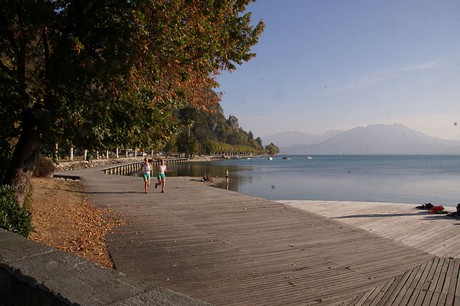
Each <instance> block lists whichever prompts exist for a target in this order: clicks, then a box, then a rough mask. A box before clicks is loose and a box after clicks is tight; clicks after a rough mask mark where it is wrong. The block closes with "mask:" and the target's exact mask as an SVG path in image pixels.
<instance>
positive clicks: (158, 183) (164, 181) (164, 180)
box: [155, 177, 166, 193]
mask: <svg viewBox="0 0 460 306" xmlns="http://www.w3.org/2000/svg"><path fill="white" fill-rule="evenodd" d="M165 185H166V179H165V178H164V177H163V178H161V179H159V180H158V182H157V183H155V189H156V188H157V187H158V186H161V192H162V193H164V192H165Z"/></svg>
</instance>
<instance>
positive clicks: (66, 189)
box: [29, 178, 125, 268]
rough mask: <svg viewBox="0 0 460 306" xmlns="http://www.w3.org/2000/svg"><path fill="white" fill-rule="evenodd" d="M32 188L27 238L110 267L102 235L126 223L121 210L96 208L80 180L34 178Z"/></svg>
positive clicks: (111, 264) (109, 259) (110, 263)
mask: <svg viewBox="0 0 460 306" xmlns="http://www.w3.org/2000/svg"><path fill="white" fill-rule="evenodd" d="M32 190H33V192H32V201H31V203H30V211H31V213H32V223H33V226H34V230H33V232H32V233H31V234H30V236H29V239H31V240H34V241H36V242H39V243H42V244H45V245H48V246H51V247H53V248H56V249H58V250H62V251H65V252H67V253H71V254H74V255H77V256H80V257H83V258H85V259H87V260H89V261H92V262H94V263H97V264H99V265H102V266H105V267H108V268H113V262H112V261H111V258H110V254H109V252H108V249H107V245H106V242H105V235H106V234H107V233H108V232H109V231H111V230H112V229H113V228H115V227H117V226H120V225H123V224H124V223H125V218H124V217H123V216H122V215H121V214H120V213H117V212H116V211H114V210H113V209H112V208H110V207H107V208H104V209H100V208H95V207H94V206H93V205H92V203H91V202H90V201H89V199H88V197H87V196H86V195H85V193H84V190H83V186H82V184H81V182H79V181H64V180H54V179H52V178H34V179H32Z"/></svg>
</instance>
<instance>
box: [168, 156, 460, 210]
mask: <svg viewBox="0 0 460 306" xmlns="http://www.w3.org/2000/svg"><path fill="white" fill-rule="evenodd" d="M170 169H171V170H173V171H172V172H170V173H169V174H168V175H169V176H195V177H201V176H203V174H204V173H210V174H211V175H212V176H213V177H223V176H224V175H225V170H227V169H228V171H229V174H230V175H229V176H230V180H229V184H228V186H226V185H222V186H219V187H220V188H227V187H228V189H230V190H234V191H238V192H241V193H244V194H248V195H253V196H259V197H263V198H266V199H271V200H338V201H369V202H393V203H410V204H419V203H428V202H430V203H432V204H435V205H444V206H456V205H457V204H458V203H459V202H460V188H459V187H460V156H367V155H364V156H363V155H360V156H346V155H345V156H344V155H337V156H335V155H334V156H332V155H323V156H313V158H312V159H307V158H306V156H290V159H289V160H285V159H282V158H281V157H274V158H273V160H268V159H267V158H266V157H260V158H251V159H237V160H219V161H212V162H192V163H184V164H173V165H171V166H170Z"/></svg>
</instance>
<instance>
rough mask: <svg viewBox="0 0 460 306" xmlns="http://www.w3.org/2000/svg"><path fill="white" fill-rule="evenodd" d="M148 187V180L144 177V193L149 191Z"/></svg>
mask: <svg viewBox="0 0 460 306" xmlns="http://www.w3.org/2000/svg"><path fill="white" fill-rule="evenodd" d="M149 187H150V180H149V179H147V178H145V177H144V188H145V193H147V192H149Z"/></svg>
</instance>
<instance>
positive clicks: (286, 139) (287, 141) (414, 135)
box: [262, 124, 460, 155]
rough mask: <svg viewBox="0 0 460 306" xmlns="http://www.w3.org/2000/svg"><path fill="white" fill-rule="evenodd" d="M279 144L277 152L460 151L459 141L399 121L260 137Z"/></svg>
mask: <svg viewBox="0 0 460 306" xmlns="http://www.w3.org/2000/svg"><path fill="white" fill-rule="evenodd" d="M262 141H263V143H264V145H267V144H269V143H271V142H273V143H274V144H276V145H277V146H278V147H280V154H283V155H287V154H305V155H313V154H350V155H352V154H358V155H361V154H402V155H406V154H433V155H436V154H460V141H456V140H444V139H439V138H435V137H429V136H427V135H425V134H423V133H421V132H417V131H414V130H411V129H409V128H407V127H405V126H404V125H401V124H392V125H386V124H376V125H369V126H367V127H356V128H354V129H351V130H348V131H330V132H327V133H325V134H323V135H320V136H314V135H310V134H307V133H302V132H289V131H288V132H282V133H278V134H275V135H271V136H267V137H262Z"/></svg>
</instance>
